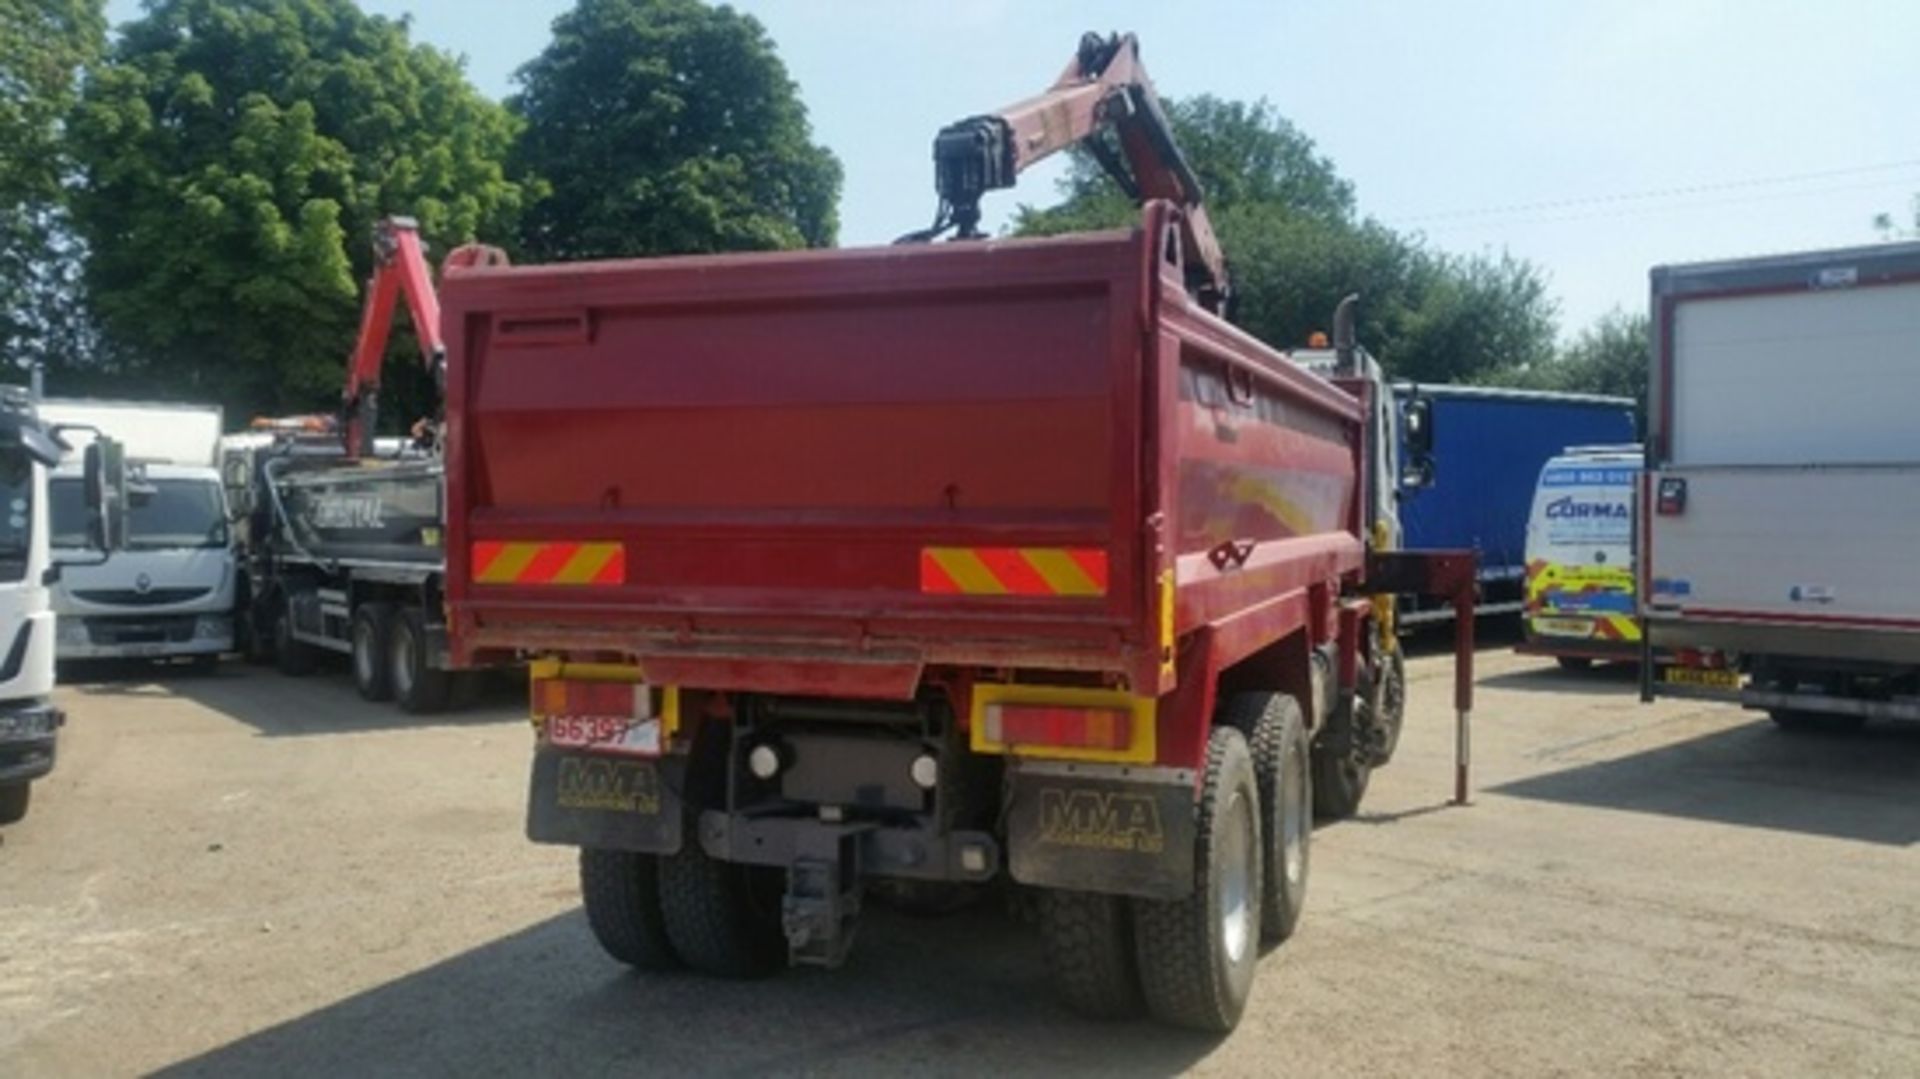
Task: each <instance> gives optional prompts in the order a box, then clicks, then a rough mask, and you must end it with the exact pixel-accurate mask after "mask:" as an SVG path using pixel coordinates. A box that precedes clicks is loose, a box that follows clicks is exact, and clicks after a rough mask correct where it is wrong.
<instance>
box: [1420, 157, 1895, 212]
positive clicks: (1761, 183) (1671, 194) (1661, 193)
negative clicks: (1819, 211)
mask: <svg viewBox="0 0 1920 1079" xmlns="http://www.w3.org/2000/svg"><path fill="white" fill-rule="evenodd" d="M1912 168H1920V158H1910V159H1908V160H1905V161H1886V162H1881V163H1879V164H1874V165H1856V166H1854V167H1852V168H1845V169H1824V170H1821V171H1819V172H1801V173H1791V174H1786V175H1780V176H1760V177H1753V178H1749V179H1744V180H1723V181H1720V182H1717V183H1704V184H1686V185H1681V186H1677V187H1663V188H1651V189H1648V190H1644V191H1628V192H1620V193H1617V194H1611V195H1587V196H1582V197H1579V198H1567V199H1547V200H1543V201H1540V202H1516V203H1508V204H1506V205H1503V206H1483V207H1478V208H1475V209H1464V210H1439V211H1435V212H1432V213H1424V214H1412V215H1409V216H1404V217H1393V218H1389V219H1388V220H1390V221H1391V222H1393V223H1394V224H1396V225H1410V224H1417V223H1420V222H1432V221H1459V220H1465V219H1469V218H1483V217H1497V216H1502V215H1512V214H1531V213H1540V212H1542V211H1553V210H1573V209H1580V208H1583V207H1588V206H1608V205H1617V204H1620V203H1630V202H1646V201H1649V200H1652V199H1667V198H1683V197H1686V196H1689V195H1705V194H1714V193H1717V192H1722V191H1737V190H1740V189H1743V188H1754V187H1772V186H1777V185H1780V184H1798V183H1807V182H1809V181H1813V180H1831V179H1835V178H1838V177H1845V176H1862V175H1866V174H1869V173H1876V172H1892V171H1894V170H1897V169H1912Z"/></svg>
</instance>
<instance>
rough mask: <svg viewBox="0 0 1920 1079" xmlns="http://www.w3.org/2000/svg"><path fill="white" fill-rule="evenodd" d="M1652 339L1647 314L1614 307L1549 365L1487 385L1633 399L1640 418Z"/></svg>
mask: <svg viewBox="0 0 1920 1079" xmlns="http://www.w3.org/2000/svg"><path fill="white" fill-rule="evenodd" d="M1651 340H1652V331H1651V328H1650V326H1649V323H1648V319H1647V316H1646V315H1645V314H1643V313H1639V312H1634V313H1629V312H1626V311H1622V310H1620V309H1618V308H1615V309H1614V310H1612V311H1610V312H1608V313H1607V314H1605V315H1602V316H1600V318H1599V319H1598V320H1596V321H1595V322H1594V323H1593V325H1591V326H1588V327H1587V328H1586V329H1584V330H1582V331H1580V336H1578V337H1576V338H1574V339H1573V341H1572V343H1570V344H1569V345H1567V347H1566V348H1565V349H1563V350H1562V351H1561V352H1560V354H1559V355H1558V356H1556V357H1554V358H1553V359H1552V360H1550V361H1548V362H1546V363H1542V364H1536V365H1533V366H1530V367H1526V368H1521V369H1512V370H1501V371H1496V372H1491V373H1489V375H1488V376H1487V378H1486V381H1488V382H1496V383H1499V384H1500V385H1505V386H1520V387H1523V388H1527V389H1540V390H1563V391H1568V392H1574V393H1601V394H1609V395H1612V396H1616V397H1631V398H1633V399H1634V400H1635V401H1637V402H1638V403H1639V409H1640V415H1641V417H1642V419H1644V418H1645V417H1646V412H1647V379H1648V370H1649V366H1650V365H1649V357H1650V356H1651V349H1652V345H1651Z"/></svg>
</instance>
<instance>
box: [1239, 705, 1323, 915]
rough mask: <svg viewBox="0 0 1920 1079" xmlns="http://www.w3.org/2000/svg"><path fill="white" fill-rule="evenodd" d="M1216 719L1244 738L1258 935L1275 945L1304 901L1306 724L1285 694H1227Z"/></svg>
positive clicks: (1309, 812)
mask: <svg viewBox="0 0 1920 1079" xmlns="http://www.w3.org/2000/svg"><path fill="white" fill-rule="evenodd" d="M1220 722H1222V723H1226V724H1228V725H1230V726H1232V727H1234V728H1236V729H1237V730H1239V731H1240V732H1241V733H1243V734H1245V735H1246V736H1247V744H1248V746H1249V747H1250V748H1251V749H1252V751H1253V771H1254V778H1255V780H1256V782H1257V783H1258V784H1259V787H1260V824H1261V830H1262V831H1263V832H1264V834H1265V837H1266V843H1265V845H1264V846H1263V847H1262V848H1261V854H1262V857H1261V859H1260V862H1261V868H1260V876H1261V883H1262V885H1263V888H1262V892H1261V894H1262V898H1263V901H1262V903H1261V904H1260V939H1261V940H1262V941H1263V942H1265V943H1266V944H1268V945H1275V944H1279V943H1280V942H1281V941H1284V940H1286V939H1287V938H1288V937H1290V936H1292V935H1293V929H1294V926H1295V925H1297V924H1299V922H1300V912H1301V910H1303V909H1304V908H1305V907H1306V902H1307V869H1308V854H1309V844H1310V841H1311V839H1312V835H1313V776H1312V769H1311V768H1310V766H1309V765H1308V763H1307V759H1308V749H1307V722H1306V720H1305V719H1304V718H1302V716H1301V712H1300V702H1299V701H1297V700H1295V699H1294V698H1292V697H1290V696H1288V695H1287V694H1285V693H1242V694H1239V695H1237V696H1234V697H1232V698H1230V699H1229V700H1228V701H1227V705H1226V708H1225V709H1224V710H1223V711H1222V712H1221V715H1220Z"/></svg>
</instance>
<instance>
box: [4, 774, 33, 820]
mask: <svg viewBox="0 0 1920 1079" xmlns="http://www.w3.org/2000/svg"><path fill="white" fill-rule="evenodd" d="M32 800H33V784H31V783H13V784H9V785H7V786H5V787H0V824H18V823H20V821H21V819H23V818H24V817H26V815H27V803H28V802H31V801H32Z"/></svg>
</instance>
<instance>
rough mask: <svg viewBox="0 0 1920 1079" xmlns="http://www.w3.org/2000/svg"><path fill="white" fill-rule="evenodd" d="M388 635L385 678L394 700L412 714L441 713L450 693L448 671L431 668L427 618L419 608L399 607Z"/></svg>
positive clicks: (450, 683)
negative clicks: (390, 680)
mask: <svg viewBox="0 0 1920 1079" xmlns="http://www.w3.org/2000/svg"><path fill="white" fill-rule="evenodd" d="M391 627H392V628H391V629H390V630H389V631H388V634H387V660H388V667H387V672H388V677H389V678H390V679H392V682H393V699H394V700H395V701H397V702H399V705H400V707H401V708H403V709H405V710H407V711H408V712H411V713H413V714H414V715H428V714H431V713H434V712H444V711H446V708H447V699H448V698H449V697H450V696H451V694H452V691H453V685H452V681H451V680H450V679H449V678H448V677H447V672H446V671H443V670H439V669H437V668H435V667H434V666H433V652H432V650H431V648H429V646H428V644H427V619H426V616H425V615H423V614H421V613H420V608H418V607H402V608H401V609H400V610H399V611H398V612H396V613H395V614H394V616H393V619H392V623H391Z"/></svg>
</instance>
